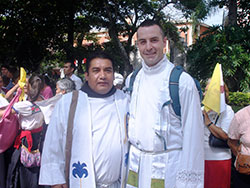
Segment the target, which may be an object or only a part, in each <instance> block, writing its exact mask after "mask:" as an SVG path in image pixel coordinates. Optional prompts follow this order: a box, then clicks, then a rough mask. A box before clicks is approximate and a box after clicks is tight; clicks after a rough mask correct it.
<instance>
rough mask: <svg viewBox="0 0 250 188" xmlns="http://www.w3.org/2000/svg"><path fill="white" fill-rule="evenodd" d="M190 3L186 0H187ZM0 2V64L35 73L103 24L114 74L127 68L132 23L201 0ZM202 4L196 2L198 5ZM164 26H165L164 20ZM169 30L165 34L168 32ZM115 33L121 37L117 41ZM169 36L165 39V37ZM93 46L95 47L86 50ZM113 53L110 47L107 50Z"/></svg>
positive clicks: (73, 51)
mask: <svg viewBox="0 0 250 188" xmlns="http://www.w3.org/2000/svg"><path fill="white" fill-rule="evenodd" d="M189 2H190V3H189ZM189 2H187V1H184V0H183V1H170V0H169V1H166V0H159V1H156V0H150V1H144V0H136V1H134V0H104V1H103V0H95V1H92V0H85V1H82V0H74V1H73V0H56V1H50V0H43V1H39V0H33V1H27V0H18V1H12V0H11V1H5V0H0V16H1V17H0V34H1V38H0V42H1V44H2V47H0V57H1V61H2V62H4V61H5V62H6V61H8V62H11V63H12V64H14V65H18V66H23V67H25V68H26V69H28V70H31V71H36V70H37V69H38V67H39V65H40V62H41V61H42V60H44V59H45V58H46V59H49V58H48V57H49V56H50V55H51V54H52V55H53V53H55V52H62V54H64V56H65V57H67V58H75V57H80V56H81V55H79V51H80V52H82V50H85V51H84V52H86V54H88V53H89V51H88V50H89V49H88V48H83V47H81V46H80V45H78V48H74V47H73V44H74V43H75V41H76V39H79V40H82V39H83V37H81V36H84V37H86V36H87V34H88V33H87V32H88V31H89V30H90V28H106V29H108V32H109V35H110V37H111V42H110V43H109V45H110V47H109V49H112V48H113V49H116V56H120V61H122V63H120V72H124V73H125V75H126V73H128V72H130V70H131V65H130V62H129V54H130V52H131V51H133V50H134V48H133V47H132V37H133V35H134V33H135V32H136V29H137V26H138V24H139V23H140V22H141V21H142V20H144V19H146V18H156V19H158V20H161V21H162V22H163V23H166V22H167V21H168V20H167V18H166V17H165V14H164V12H163V11H164V7H166V6H167V5H168V4H170V3H174V4H175V5H176V6H177V7H178V8H179V9H181V10H182V11H183V12H185V13H186V14H185V15H186V16H188V15H190V14H191V13H192V12H194V10H196V9H197V5H198V4H199V5H200V4H201V3H202V2H203V1H202V0H192V1H189ZM201 7H202V6H201ZM166 26H167V24H166ZM169 33H171V32H169ZM119 36H126V37H127V39H128V40H127V41H126V42H121V41H120V40H119ZM170 38H171V37H170ZM95 48H99V46H97V47H94V46H93V48H92V49H95ZM113 51H114V50H113Z"/></svg>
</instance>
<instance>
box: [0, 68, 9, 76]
mask: <svg viewBox="0 0 250 188" xmlns="http://www.w3.org/2000/svg"><path fill="white" fill-rule="evenodd" d="M1 73H2V75H4V76H8V73H9V71H8V69H6V68H5V67H2V68H1Z"/></svg>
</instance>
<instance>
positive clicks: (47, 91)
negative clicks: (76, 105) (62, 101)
mask: <svg viewBox="0 0 250 188" xmlns="http://www.w3.org/2000/svg"><path fill="white" fill-rule="evenodd" d="M43 78H44V88H43V90H42V92H41V95H42V96H43V98H44V99H49V98H51V97H53V96H54V95H53V92H52V88H51V83H50V79H49V77H48V76H47V75H44V76H43Z"/></svg>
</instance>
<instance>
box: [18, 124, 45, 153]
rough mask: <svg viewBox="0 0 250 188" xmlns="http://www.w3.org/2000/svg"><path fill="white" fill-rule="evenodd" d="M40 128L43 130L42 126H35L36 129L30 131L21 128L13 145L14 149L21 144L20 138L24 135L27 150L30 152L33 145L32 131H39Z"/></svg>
mask: <svg viewBox="0 0 250 188" xmlns="http://www.w3.org/2000/svg"><path fill="white" fill-rule="evenodd" d="M42 130H43V127H42V126H41V127H39V128H37V129H34V130H31V131H29V130H26V131H25V130H22V131H21V133H20V134H19V135H18V136H17V137H16V140H15V144H14V147H15V148H16V149H18V148H19V147H20V145H21V142H22V138H24V137H26V139H27V143H28V150H29V151H30V152H31V148H32V146H33V140H32V133H38V132H40V131H42Z"/></svg>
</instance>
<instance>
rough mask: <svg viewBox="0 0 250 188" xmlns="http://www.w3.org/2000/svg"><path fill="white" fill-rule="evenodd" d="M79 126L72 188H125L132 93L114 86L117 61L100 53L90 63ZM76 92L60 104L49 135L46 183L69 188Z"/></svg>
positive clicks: (78, 110)
mask: <svg viewBox="0 0 250 188" xmlns="http://www.w3.org/2000/svg"><path fill="white" fill-rule="evenodd" d="M86 71H87V72H86V73H85V78H86V81H87V82H86V83H85V84H84V85H83V87H82V89H81V90H82V91H79V95H78V101H77V106H76V112H75V117H74V125H73V130H72V133H73V136H72V138H73V140H72V149H71V160H70V171H69V185H70V187H71V188H76V187H79V188H80V187H82V188H84V187H87V188H123V187H125V185H126V181H125V177H126V172H127V168H126V167H127V159H128V148H127V136H126V125H127V122H126V119H127V114H128V111H127V109H128V105H127V104H128V102H127V97H126V95H125V94H124V93H123V92H122V91H120V90H117V89H116V88H115V87H114V86H113V80H114V70H113V60H112V59H111V57H110V56H109V55H107V54H106V53H104V52H96V53H94V54H93V55H92V56H91V57H89V58H88V60H87V63H86ZM71 99H72V92H71V93H67V94H65V95H63V96H62V99H61V100H60V101H58V103H57V105H56V107H55V110H54V112H53V115H52V117H51V121H50V124H49V126H48V130H47V133H46V137H45V143H44V149H43V155H42V163H41V170H40V178H39V184H40V185H51V186H52V187H53V188H66V187H67V185H66V179H65V172H64V169H65V144H66V134H67V122H68V116H69V109H70V103H71Z"/></svg>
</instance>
